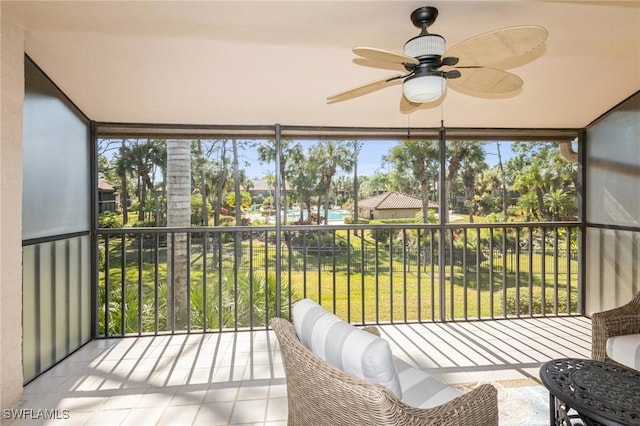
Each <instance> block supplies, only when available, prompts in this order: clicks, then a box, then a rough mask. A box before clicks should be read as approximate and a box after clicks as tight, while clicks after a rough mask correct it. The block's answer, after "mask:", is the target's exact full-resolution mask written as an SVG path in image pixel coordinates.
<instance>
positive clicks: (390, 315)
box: [389, 229, 394, 324]
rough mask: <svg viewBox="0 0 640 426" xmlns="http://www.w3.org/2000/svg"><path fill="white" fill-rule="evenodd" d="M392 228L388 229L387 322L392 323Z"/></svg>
mask: <svg viewBox="0 0 640 426" xmlns="http://www.w3.org/2000/svg"><path fill="white" fill-rule="evenodd" d="M393 308H394V306H393V230H392V229H389V322H390V323H391V324H393Z"/></svg>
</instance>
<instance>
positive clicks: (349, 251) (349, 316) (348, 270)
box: [334, 229, 351, 322]
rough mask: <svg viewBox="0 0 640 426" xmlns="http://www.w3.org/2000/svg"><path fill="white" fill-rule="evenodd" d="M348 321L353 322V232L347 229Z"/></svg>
mask: <svg viewBox="0 0 640 426" xmlns="http://www.w3.org/2000/svg"><path fill="white" fill-rule="evenodd" d="M334 274H335V272H334ZM334 297H335V296H334ZM347 321H348V322H351V230H349V229H347Z"/></svg>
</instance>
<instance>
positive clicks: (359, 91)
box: [327, 74, 405, 103]
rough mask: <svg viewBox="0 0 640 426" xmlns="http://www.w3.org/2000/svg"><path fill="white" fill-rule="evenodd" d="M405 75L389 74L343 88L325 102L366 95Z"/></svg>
mask: <svg viewBox="0 0 640 426" xmlns="http://www.w3.org/2000/svg"><path fill="white" fill-rule="evenodd" d="M403 77H405V76H404V75H402V74H400V75H391V76H389V77H385V78H382V79H380V80H376V81H372V82H371V83H367V84H363V85H361V86H357V87H353V88H351V89H349V90H345V91H343V92H340V93H336V94H335V95H331V96H328V97H327V103H335V102H342V101H346V100H349V99H352V98H355V97H358V96H362V95H366V94H367V93H371V92H374V91H376V90H378V89H382V88H383V87H386V86H387V85H389V83H392V82H394V81H398V80H399V79H401V78H403Z"/></svg>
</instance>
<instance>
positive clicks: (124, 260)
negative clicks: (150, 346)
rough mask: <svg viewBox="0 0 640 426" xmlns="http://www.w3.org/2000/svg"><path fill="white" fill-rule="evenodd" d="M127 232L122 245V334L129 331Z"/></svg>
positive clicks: (123, 235)
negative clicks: (127, 323)
mask: <svg viewBox="0 0 640 426" xmlns="http://www.w3.org/2000/svg"><path fill="white" fill-rule="evenodd" d="M126 238H127V236H126V234H122V245H121V246H120V262H121V264H120V335H121V336H124V335H125V334H126V333H127V328H126V326H127V325H126V319H127V318H126V315H127V314H126V312H127V307H126V291H127V288H126V287H127V241H126Z"/></svg>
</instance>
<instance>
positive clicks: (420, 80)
mask: <svg viewBox="0 0 640 426" xmlns="http://www.w3.org/2000/svg"><path fill="white" fill-rule="evenodd" d="M446 89H447V79H446V78H444V77H442V76H441V75H437V74H436V75H421V76H418V75H416V76H412V77H409V78H407V79H406V80H405V81H404V83H402V93H403V94H404V97H405V98H407V100H408V101H409V102H413V103H418V104H422V103H425V102H433V101H436V100H438V99H440V98H441V97H442V95H444V92H445V90H446Z"/></svg>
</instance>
